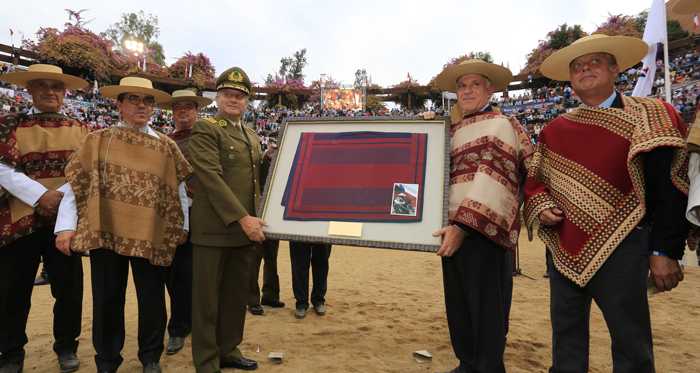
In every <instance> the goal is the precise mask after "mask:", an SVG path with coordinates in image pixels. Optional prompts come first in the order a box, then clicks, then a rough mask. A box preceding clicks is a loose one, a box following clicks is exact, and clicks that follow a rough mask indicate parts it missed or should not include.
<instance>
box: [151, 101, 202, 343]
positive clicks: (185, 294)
mask: <svg viewBox="0 0 700 373" xmlns="http://www.w3.org/2000/svg"><path fill="white" fill-rule="evenodd" d="M211 103H212V100H210V99H208V98H206V97H201V96H197V95H196V94H195V93H194V92H192V91H190V90H187V89H183V90H179V91H175V92H173V98H172V100H170V101H167V102H163V103H159V104H158V107H159V108H161V109H165V110H172V112H173V120H174V121H175V130H174V131H173V132H171V133H169V134H168V137H170V138H171V139H172V140H173V141H175V143H176V144H177V146H178V148H180V151H181V152H182V155H184V156H185V159H187V161H189V160H190V154H189V145H190V135H191V134H192V126H193V125H194V122H196V121H197V112H198V110H199V108H202V107H206V106H207V105H209V104H211ZM194 179H195V175H194V174H192V175H190V177H188V178H187V180H185V186H186V189H187V204H188V206H192V199H193V198H194ZM165 285H166V287H167V289H168V294H169V295H170V321H169V322H168V335H170V339H169V340H168V346H167V347H166V348H165V353H166V354H167V355H174V354H176V353H178V352H179V351H180V350H182V347H183V346H184V343H185V338H186V337H187V335H189V334H190V331H191V329H192V241H190V236H189V235H188V236H187V241H185V243H183V244H181V245H178V247H177V249H176V250H175V256H174V257H173V263H172V264H171V265H170V266H169V267H168V268H167V270H166V273H165Z"/></svg>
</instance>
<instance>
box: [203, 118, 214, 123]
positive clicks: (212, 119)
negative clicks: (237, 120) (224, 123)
mask: <svg viewBox="0 0 700 373" xmlns="http://www.w3.org/2000/svg"><path fill="white" fill-rule="evenodd" d="M202 119H204V120H206V121H207V122H210V123H216V119H214V118H202Z"/></svg>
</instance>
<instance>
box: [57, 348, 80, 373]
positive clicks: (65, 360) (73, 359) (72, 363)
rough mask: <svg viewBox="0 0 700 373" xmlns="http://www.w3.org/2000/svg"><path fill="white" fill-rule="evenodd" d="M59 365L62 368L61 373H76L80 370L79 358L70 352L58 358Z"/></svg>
mask: <svg viewBox="0 0 700 373" xmlns="http://www.w3.org/2000/svg"><path fill="white" fill-rule="evenodd" d="M58 364H59V365H60V366H61V373H67V372H74V371H76V370H78V368H80V359H78V356H77V355H76V354H75V353H73V352H69V353H67V354H63V355H60V356H59V357H58Z"/></svg>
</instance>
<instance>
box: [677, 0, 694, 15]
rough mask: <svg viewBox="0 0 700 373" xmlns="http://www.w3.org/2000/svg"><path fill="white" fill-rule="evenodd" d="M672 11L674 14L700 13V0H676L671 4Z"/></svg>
mask: <svg viewBox="0 0 700 373" xmlns="http://www.w3.org/2000/svg"><path fill="white" fill-rule="evenodd" d="M672 11H673V13H676V14H695V13H700V1H698V0H678V2H677V3H675V4H674V5H673V10H672Z"/></svg>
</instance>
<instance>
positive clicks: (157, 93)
mask: <svg viewBox="0 0 700 373" xmlns="http://www.w3.org/2000/svg"><path fill="white" fill-rule="evenodd" d="M100 93H101V94H102V95H103V96H105V97H109V98H111V99H113V100H116V99H118V97H119V95H120V94H122V93H145V94H147V95H151V96H153V100H154V101H155V102H156V104H158V103H160V102H166V101H169V100H170V99H171V98H172V96H170V95H169V94H167V93H165V92H163V91H161V90H158V89H153V83H151V81H150V80H148V79H144V78H138V77H132V76H128V77H126V78H122V80H120V81H119V85H110V86H106V87H102V88H100Z"/></svg>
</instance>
